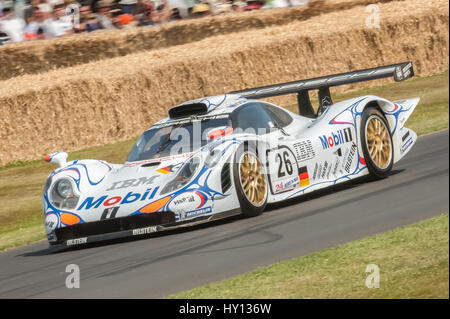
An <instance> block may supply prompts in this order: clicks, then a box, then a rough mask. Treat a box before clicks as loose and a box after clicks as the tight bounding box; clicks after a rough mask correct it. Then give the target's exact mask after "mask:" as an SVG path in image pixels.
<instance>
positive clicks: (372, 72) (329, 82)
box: [230, 61, 414, 118]
mask: <svg viewBox="0 0 450 319" xmlns="http://www.w3.org/2000/svg"><path fill="white" fill-rule="evenodd" d="M412 76H414V69H413V64H412V62H411V61H409V62H404V63H398V64H392V65H387V66H382V67H377V68H372V69H365V70H358V71H353V72H347V73H340V74H334V75H327V76H322V77H318V78H313V79H307V80H300V81H293V82H287V83H280V84H274V85H268V86H262V87H258V88H253V89H246V90H241V91H234V92H230V93H233V94H239V95H241V96H242V97H245V98H250V99H261V98H266V97H274V96H280V95H285V94H293V93H297V102H298V111H299V114H300V115H302V116H306V117H310V118H314V117H317V116H318V115H320V114H321V113H322V112H323V111H324V110H325V109H326V108H327V107H329V106H330V105H332V104H333V101H332V99H331V94H330V87H333V86H338V85H344V84H352V83H357V82H365V81H371V80H377V79H382V78H388V77H393V78H394V80H395V81H396V82H399V81H404V80H406V79H408V78H410V77H412ZM310 90H319V92H318V97H319V108H318V110H317V113H315V112H314V109H313V107H312V105H311V99H310V97H309V91H310Z"/></svg>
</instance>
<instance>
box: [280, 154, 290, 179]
mask: <svg viewBox="0 0 450 319" xmlns="http://www.w3.org/2000/svg"><path fill="white" fill-rule="evenodd" d="M277 158H278V160H279V162H280V166H279V167H278V177H284V176H286V173H287V174H288V176H290V175H292V163H291V161H290V160H289V153H288V152H287V151H284V152H283V157H281V153H278V154H277ZM283 164H284V165H283ZM283 166H284V169H283Z"/></svg>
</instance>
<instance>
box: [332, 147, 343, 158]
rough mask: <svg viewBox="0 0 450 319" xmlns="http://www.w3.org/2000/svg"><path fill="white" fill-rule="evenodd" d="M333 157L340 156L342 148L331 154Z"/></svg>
mask: <svg viewBox="0 0 450 319" xmlns="http://www.w3.org/2000/svg"><path fill="white" fill-rule="evenodd" d="M333 155H337V156H339V157H340V156H342V148H340V147H339V148H338V149H337V150H336V151H335V152H333Z"/></svg>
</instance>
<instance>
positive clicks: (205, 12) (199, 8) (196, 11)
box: [192, 3, 213, 18]
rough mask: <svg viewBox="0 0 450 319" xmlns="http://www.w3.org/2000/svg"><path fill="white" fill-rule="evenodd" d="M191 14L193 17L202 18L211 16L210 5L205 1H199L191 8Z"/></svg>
mask: <svg viewBox="0 0 450 319" xmlns="http://www.w3.org/2000/svg"><path fill="white" fill-rule="evenodd" d="M192 15H193V17H194V18H203V17H207V16H212V15H213V13H212V11H211V7H210V6H209V4H207V3H199V4H196V5H195V6H194V8H193V9H192Z"/></svg>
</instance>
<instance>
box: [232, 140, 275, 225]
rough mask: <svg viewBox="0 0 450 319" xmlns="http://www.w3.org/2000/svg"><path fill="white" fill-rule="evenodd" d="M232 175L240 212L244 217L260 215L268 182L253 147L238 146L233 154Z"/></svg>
mask: <svg viewBox="0 0 450 319" xmlns="http://www.w3.org/2000/svg"><path fill="white" fill-rule="evenodd" d="M233 175H234V176H233V177H234V185H235V188H236V193H237V196H238V199H239V203H240V205H241V209H242V214H243V215H244V216H246V217H253V216H258V215H261V214H262V212H263V210H264V208H265V207H266V204H267V195H268V184H267V175H266V171H265V168H264V165H263V163H262V162H261V160H260V159H259V157H258V153H257V152H256V148H255V147H253V146H250V145H248V144H241V145H240V146H239V148H238V149H237V151H236V153H235V156H234V163H233Z"/></svg>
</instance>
